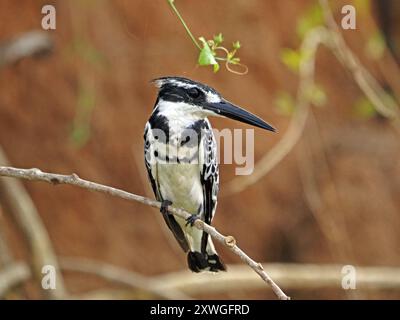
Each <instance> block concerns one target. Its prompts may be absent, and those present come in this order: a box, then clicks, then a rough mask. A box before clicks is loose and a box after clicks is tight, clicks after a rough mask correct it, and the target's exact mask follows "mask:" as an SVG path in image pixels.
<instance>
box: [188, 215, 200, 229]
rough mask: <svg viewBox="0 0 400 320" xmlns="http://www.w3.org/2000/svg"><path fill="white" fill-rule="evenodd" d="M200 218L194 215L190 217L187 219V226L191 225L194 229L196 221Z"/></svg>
mask: <svg viewBox="0 0 400 320" xmlns="http://www.w3.org/2000/svg"><path fill="white" fill-rule="evenodd" d="M199 218H200V217H199V215H198V214H192V215H191V216H190V217H188V218H187V219H186V225H189V224H190V226H191V227H193V226H194V223H195V221H196V220H197V219H199Z"/></svg>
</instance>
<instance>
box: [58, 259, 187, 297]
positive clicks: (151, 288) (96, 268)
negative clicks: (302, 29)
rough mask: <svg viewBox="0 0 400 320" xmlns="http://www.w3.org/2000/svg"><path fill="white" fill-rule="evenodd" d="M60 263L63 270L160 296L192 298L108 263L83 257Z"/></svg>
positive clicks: (64, 260) (61, 260) (63, 260)
mask: <svg viewBox="0 0 400 320" xmlns="http://www.w3.org/2000/svg"><path fill="white" fill-rule="evenodd" d="M60 265H61V268H62V269H63V270H66V271H74V272H83V273H87V274H93V275H96V276H99V277H102V278H105V279H107V280H110V281H113V282H115V283H119V284H123V285H126V286H130V287H133V288H138V289H141V290H143V291H145V292H150V293H152V294H153V295H156V296H157V297H159V298H163V299H172V300H177V299H180V300H182V299H184V300H188V299H191V297H189V296H188V295H186V294H183V293H181V292H180V291H179V290H177V289H174V288H170V289H168V290H164V289H163V288H162V286H161V284H158V283H157V281H153V280H152V279H150V278H147V277H145V276H143V275H141V274H138V273H136V272H133V271H130V270H126V269H123V268H120V267H117V266H114V265H111V264H108V263H104V262H99V261H93V260H89V259H83V258H67V257H62V258H60Z"/></svg>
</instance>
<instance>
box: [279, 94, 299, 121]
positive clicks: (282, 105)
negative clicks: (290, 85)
mask: <svg viewBox="0 0 400 320" xmlns="http://www.w3.org/2000/svg"><path fill="white" fill-rule="evenodd" d="M274 104H275V107H276V110H277V111H278V113H279V114H281V115H284V116H290V115H292V114H293V112H294V109H295V104H296V102H295V99H294V97H293V96H292V95H291V94H290V93H289V92H287V91H281V92H278V94H277V96H276V98H275V103H274Z"/></svg>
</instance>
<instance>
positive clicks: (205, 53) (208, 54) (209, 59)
mask: <svg viewBox="0 0 400 320" xmlns="http://www.w3.org/2000/svg"><path fill="white" fill-rule="evenodd" d="M199 40H200V41H201V43H202V45H203V47H202V49H201V50H200V54H199V59H198V63H199V65H201V66H209V65H216V64H218V62H217V61H216V60H215V57H214V53H213V52H212V50H211V49H210V46H209V45H208V43H207V41H206V39H204V37H200V38H199Z"/></svg>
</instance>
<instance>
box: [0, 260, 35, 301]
mask: <svg viewBox="0 0 400 320" xmlns="http://www.w3.org/2000/svg"><path fill="white" fill-rule="evenodd" d="M30 277H31V271H30V269H29V266H28V265H27V264H26V263H24V262H16V263H9V264H7V266H6V267H4V268H3V269H2V270H0V297H3V296H4V295H5V294H6V293H7V292H8V291H9V290H10V289H11V288H12V287H14V286H16V285H18V284H20V283H22V282H24V281H26V280H28V279H29V278H30Z"/></svg>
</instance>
